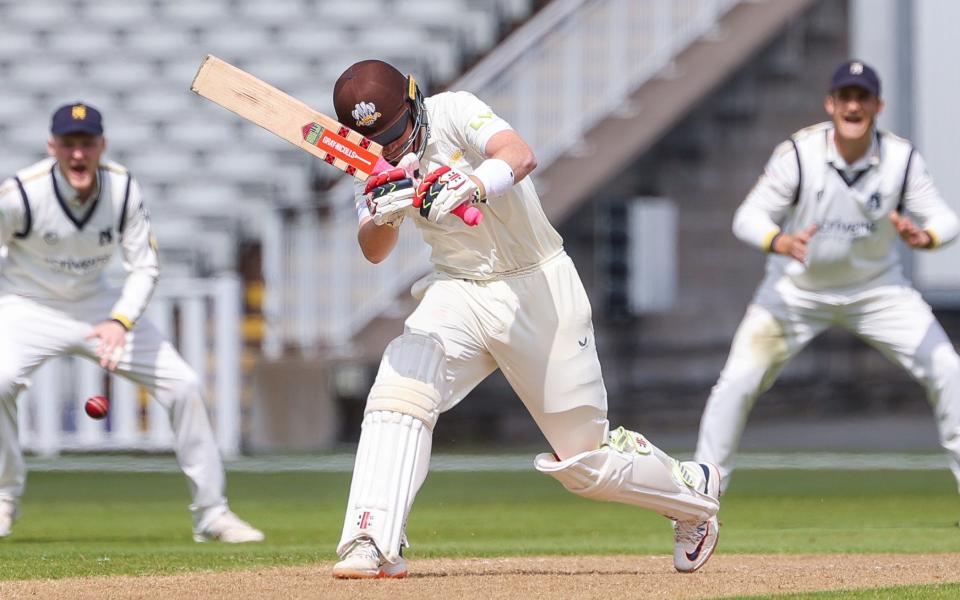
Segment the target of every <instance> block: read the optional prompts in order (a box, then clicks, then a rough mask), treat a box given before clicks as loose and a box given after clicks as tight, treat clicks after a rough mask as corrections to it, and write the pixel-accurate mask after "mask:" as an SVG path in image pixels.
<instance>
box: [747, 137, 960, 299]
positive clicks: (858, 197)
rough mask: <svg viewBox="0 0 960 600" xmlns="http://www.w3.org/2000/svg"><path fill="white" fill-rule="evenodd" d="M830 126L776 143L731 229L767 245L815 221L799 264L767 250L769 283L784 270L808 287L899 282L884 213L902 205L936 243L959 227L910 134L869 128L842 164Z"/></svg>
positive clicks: (894, 241) (893, 234)
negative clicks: (867, 139)
mask: <svg viewBox="0 0 960 600" xmlns="http://www.w3.org/2000/svg"><path fill="white" fill-rule="evenodd" d="M833 129H834V128H833V124H832V123H830V122H826V123H820V124H818V125H814V126H811V127H807V128H806V129H802V130H800V131H798V132H797V133H795V134H794V135H793V136H791V138H790V139H789V140H787V141H785V142H783V143H782V144H780V145H779V146H778V147H777V148H776V150H774V152H773V156H772V157H771V158H770V160H769V161H768V162H767V165H766V168H765V170H764V172H763V175H761V177H760V179H759V181H757V183H756V185H755V186H754V187H753V189H752V190H751V191H750V193H749V194H748V195H747V198H746V200H744V202H743V204H741V205H740V207H739V208H738V209H737V212H736V215H735V216H734V221H733V232H734V234H735V235H736V236H737V237H738V238H740V239H741V240H743V241H744V242H747V243H748V244H751V245H753V246H756V247H757V248H761V249H763V250H769V249H770V243H771V241H772V240H773V237H774V236H775V235H776V234H777V233H779V232H780V231H781V230H782V231H783V232H784V233H790V234H795V233H798V232H800V231H802V230H804V229H806V228H807V227H809V226H810V225H811V224H813V223H816V224H817V225H818V226H819V229H818V230H817V232H816V233H815V234H814V236H813V237H812V238H811V239H810V242H809V244H808V245H807V261H806V264H802V263H800V262H799V261H797V260H795V259H793V258H791V257H789V256H784V255H780V254H771V255H770V257H769V258H768V259H767V278H766V281H767V282H775V281H777V280H779V279H780V278H781V277H783V276H786V277H789V278H790V279H791V280H792V282H793V283H794V284H795V285H796V286H797V287H798V288H801V289H805V290H814V291H819V290H829V289H836V288H844V287H852V286H859V285H863V284H867V283H877V284H879V283H894V282H897V283H900V282H902V281H903V274H902V269H901V265H900V256H899V253H898V251H897V245H898V243H899V239H900V238H899V236H898V235H897V231H896V228H895V227H894V226H893V224H892V223H891V222H890V219H889V216H888V215H889V213H890V212H891V211H900V212H904V211H905V212H909V213H910V215H911V216H912V217H913V218H914V219H915V220H916V221H917V223H918V225H919V226H920V227H921V228H923V229H925V230H926V231H928V232H929V233H930V235H931V237H932V238H933V240H934V245H935V246H939V245H942V244H946V243H948V242H950V241H952V240H953V239H954V238H955V237H956V236H957V232H958V229H960V227H958V222H957V216H956V214H954V212H953V211H952V210H951V209H950V207H949V206H947V204H946V203H945V202H944V201H943V199H942V198H941V197H940V194H939V192H938V191H937V189H936V187H935V186H934V184H933V180H932V179H931V177H930V174H929V173H928V172H927V168H926V164H925V162H924V160H923V158H922V157H921V156H920V154H919V153H918V152H917V151H916V150H915V149H914V148H913V146H912V145H911V144H910V142H909V141H907V140H905V139H903V138H900V137H897V136H896V135H893V134H892V133H889V132H887V131H879V130H877V131H874V132H873V134H872V135H873V142H872V144H871V146H870V149H869V151H868V152H867V154H866V155H865V156H864V157H863V158H862V159H860V160H858V161H857V162H856V163H854V164H852V165H848V164H847V163H846V162H845V161H844V160H843V158H842V157H840V155H839V154H838V152H837V149H836V146H835V145H834V141H833Z"/></svg>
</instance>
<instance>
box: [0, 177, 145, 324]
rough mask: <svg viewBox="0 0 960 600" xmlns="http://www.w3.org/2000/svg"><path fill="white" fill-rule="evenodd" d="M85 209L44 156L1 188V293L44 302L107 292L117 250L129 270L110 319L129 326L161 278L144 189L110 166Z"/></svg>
mask: <svg viewBox="0 0 960 600" xmlns="http://www.w3.org/2000/svg"><path fill="white" fill-rule="evenodd" d="M97 187H98V189H97V190H96V191H95V192H94V194H93V195H92V196H91V197H90V198H89V199H88V200H87V201H86V202H84V203H83V204H78V203H76V202H75V196H76V193H75V191H74V190H73V189H72V188H71V187H70V185H69V183H67V180H66V178H65V177H64V176H63V175H62V173H60V170H59V168H57V163H56V161H55V160H54V159H52V158H48V159H44V160H42V161H40V162H38V163H36V164H33V165H31V166H29V167H27V168H25V169H22V170H20V171H18V172H17V174H16V176H15V177H13V178H10V179H7V180H5V181H4V182H3V183H2V184H0V245H6V246H7V257H6V260H5V261H4V262H3V264H2V266H0V295H2V294H17V295H19V296H23V297H26V298H30V299H33V300H37V301H40V302H44V301H53V302H63V301H68V302H69V301H78V300H82V299H86V298H89V297H91V296H93V295H95V294H97V293H99V292H102V291H104V290H106V289H107V284H106V281H105V279H104V268H105V267H106V265H107V263H108V262H109V261H110V259H111V258H112V257H113V254H114V252H116V251H117V248H118V247H119V248H120V251H121V252H122V256H123V261H124V267H125V268H126V269H127V271H128V272H129V275H128V276H127V279H126V281H125V282H124V286H123V291H122V293H121V295H120V298H119V299H118V300H117V302H116V303H115V304H114V306H113V309H112V311H111V314H110V315H104V319H107V318H108V317H113V318H116V319H118V320H120V321H121V322H123V323H124V324H125V325H127V326H128V327H130V326H132V324H133V323H134V322H136V320H137V319H138V318H139V317H140V315H141V314H142V313H143V310H144V308H146V305H147V302H148V301H149V299H150V296H151V294H152V293H153V289H154V287H155V285H156V281H157V277H158V275H159V261H158V260H157V251H156V242H155V241H154V238H153V235H152V233H151V231H150V219H149V214H148V213H147V210H146V208H145V206H144V204H143V199H142V197H141V194H140V186H139V185H138V184H137V182H136V180H135V179H133V177H132V176H131V175H130V173H129V172H128V171H127V170H126V169H125V168H124V167H122V166H120V165H118V164H116V163H112V162H103V163H102V164H101V165H100V167H99V169H98V172H97Z"/></svg>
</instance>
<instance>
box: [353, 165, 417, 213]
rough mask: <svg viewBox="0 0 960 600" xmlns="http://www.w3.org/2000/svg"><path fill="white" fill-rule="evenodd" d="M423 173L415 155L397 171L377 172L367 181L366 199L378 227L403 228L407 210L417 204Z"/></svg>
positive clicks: (368, 208) (396, 169)
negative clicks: (418, 176)
mask: <svg viewBox="0 0 960 600" xmlns="http://www.w3.org/2000/svg"><path fill="white" fill-rule="evenodd" d="M419 170H420V160H419V159H418V158H417V155H416V154H415V153H412V152H411V153H410V154H407V155H406V156H404V157H403V159H401V160H400V164H399V165H398V166H397V167H396V168H394V169H390V170H387V171H382V172H380V173H377V174H376V175H373V176H371V177H370V178H369V179H368V180H367V186H366V188H365V189H364V199H365V200H366V202H367V210H369V211H370V215H371V216H372V217H373V222H374V224H375V225H378V226H379V225H389V226H390V227H400V224H401V223H403V219H404V218H406V213H407V209H408V208H409V207H410V206H412V205H413V201H414V197H415V195H416V191H417V185H418V183H419V181H418V180H417V175H419Z"/></svg>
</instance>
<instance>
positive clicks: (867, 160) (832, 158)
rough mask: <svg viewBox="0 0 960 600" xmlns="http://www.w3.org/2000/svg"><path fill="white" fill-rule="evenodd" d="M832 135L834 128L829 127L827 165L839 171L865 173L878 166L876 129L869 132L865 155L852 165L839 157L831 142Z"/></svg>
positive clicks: (877, 135)
mask: <svg viewBox="0 0 960 600" xmlns="http://www.w3.org/2000/svg"><path fill="white" fill-rule="evenodd" d="M833 134H834V128H833V127H831V128H830V129H828V130H827V164H829V165H831V166H833V167H834V168H835V169H840V170H841V171H865V170H867V169H869V168H870V167H875V166H877V165H879V164H880V134H879V133H878V132H877V130H876V128H874V129H873V130H872V131H871V132H870V147H869V148H868V149H867V153H866V154H864V155H863V156H861V157H860V158H859V159H857V160H856V161H855V162H854V163H853V164H852V165H848V164H847V161H845V160H844V159H843V157H842V156H840V153H839V152H838V151H837V145H836V143H834V140H833Z"/></svg>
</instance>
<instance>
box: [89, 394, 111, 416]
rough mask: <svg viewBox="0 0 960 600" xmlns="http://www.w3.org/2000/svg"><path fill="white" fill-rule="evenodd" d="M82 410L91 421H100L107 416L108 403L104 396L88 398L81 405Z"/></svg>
mask: <svg viewBox="0 0 960 600" xmlns="http://www.w3.org/2000/svg"><path fill="white" fill-rule="evenodd" d="M83 410H85V411H86V413H87V416H88V417H90V418H91V419H102V418H104V417H106V416H107V411H108V410H110V401H109V400H107V397H106V396H90V397H89V398H87V401H86V403H85V404H84V405H83Z"/></svg>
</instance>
